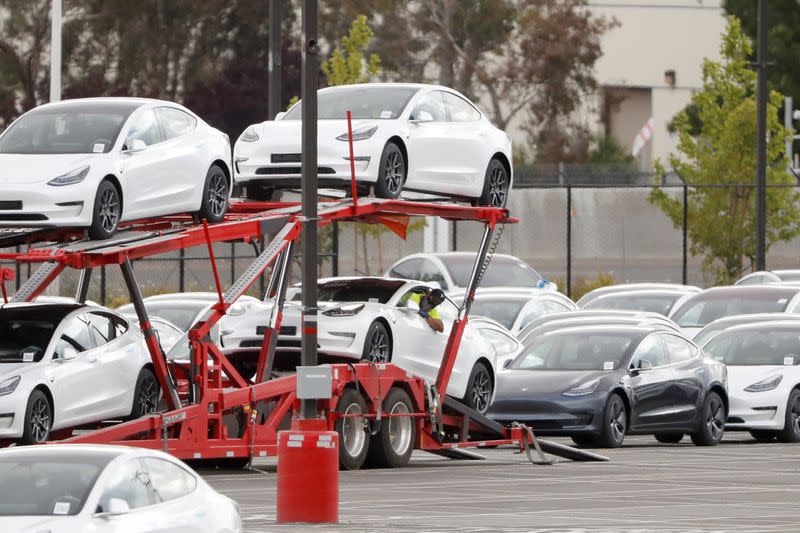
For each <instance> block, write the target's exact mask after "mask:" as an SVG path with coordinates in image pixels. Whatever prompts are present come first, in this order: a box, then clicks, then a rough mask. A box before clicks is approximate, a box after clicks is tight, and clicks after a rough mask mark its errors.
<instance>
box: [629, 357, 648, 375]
mask: <svg viewBox="0 0 800 533" xmlns="http://www.w3.org/2000/svg"><path fill="white" fill-rule="evenodd" d="M649 370H653V363H651V362H650V361H648V360H647V359H640V360H639V366H638V367H637V368H631V372H630V374H631V376H638V375H639V374H641V373H642V372H647V371H649Z"/></svg>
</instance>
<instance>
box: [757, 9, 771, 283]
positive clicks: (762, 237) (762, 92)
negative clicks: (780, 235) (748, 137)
mask: <svg viewBox="0 0 800 533" xmlns="http://www.w3.org/2000/svg"><path fill="white" fill-rule="evenodd" d="M767 98H768V95H767V0H758V86H757V89H756V136H757V139H756V151H757V153H756V270H766V264H767V261H766V255H767V241H766V235H767Z"/></svg>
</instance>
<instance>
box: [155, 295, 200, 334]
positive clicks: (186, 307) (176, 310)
mask: <svg viewBox="0 0 800 533" xmlns="http://www.w3.org/2000/svg"><path fill="white" fill-rule="evenodd" d="M208 306H209V303H208V302H205V301H202V300H198V301H196V302H195V301H190V302H145V308H146V309H147V314H149V315H155V316H159V317H161V318H163V319H164V320H166V321H167V322H172V323H173V324H175V325H176V326H177V327H178V328H180V329H181V331H188V330H189V328H190V327H192V325H193V324H194V321H195V318H197V315H198V314H200V312H201V311H202V310H203V309H205V308H206V307H208Z"/></svg>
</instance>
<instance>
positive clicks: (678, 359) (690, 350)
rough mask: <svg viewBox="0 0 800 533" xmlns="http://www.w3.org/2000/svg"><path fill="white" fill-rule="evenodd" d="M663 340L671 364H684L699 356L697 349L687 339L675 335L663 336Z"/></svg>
mask: <svg viewBox="0 0 800 533" xmlns="http://www.w3.org/2000/svg"><path fill="white" fill-rule="evenodd" d="M661 338H662V340H663V341H664V348H665V350H666V352H667V359H668V361H669V362H670V363H682V362H684V361H688V360H689V359H691V358H693V357H694V356H695V355H697V348H695V346H694V345H693V344H692V343H690V342H689V341H687V340H685V339H681V338H680V337H676V336H675V335H661Z"/></svg>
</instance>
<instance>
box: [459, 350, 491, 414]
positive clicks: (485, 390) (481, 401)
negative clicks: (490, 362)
mask: <svg viewBox="0 0 800 533" xmlns="http://www.w3.org/2000/svg"><path fill="white" fill-rule="evenodd" d="M493 390H494V386H493V385H492V373H491V370H489V369H488V368H487V367H486V365H485V364H484V363H481V362H478V363H475V366H473V367H472V371H471V372H470V373H469V379H467V390H466V392H465V393H464V403H465V404H466V405H467V406H468V407H471V408H472V409H474V410H476V411H478V412H479V413H481V414H484V413H485V412H486V411H487V410H488V409H489V402H491V401H492V392H493Z"/></svg>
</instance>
